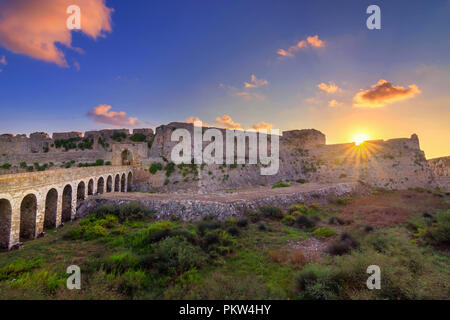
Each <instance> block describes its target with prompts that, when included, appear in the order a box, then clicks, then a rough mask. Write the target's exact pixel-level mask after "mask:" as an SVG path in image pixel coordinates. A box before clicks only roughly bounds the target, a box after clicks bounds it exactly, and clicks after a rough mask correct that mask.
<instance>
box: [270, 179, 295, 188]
mask: <svg viewBox="0 0 450 320" xmlns="http://www.w3.org/2000/svg"><path fill="white" fill-rule="evenodd" d="M290 186H291V185H290V184H288V183H284V182H283V181H281V180H280V181H278V182H277V183H275V184H274V185H273V186H272V189H276V188H286V187H290Z"/></svg>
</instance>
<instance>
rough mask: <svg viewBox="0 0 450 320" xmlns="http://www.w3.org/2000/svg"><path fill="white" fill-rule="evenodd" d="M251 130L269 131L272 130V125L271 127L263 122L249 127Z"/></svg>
mask: <svg viewBox="0 0 450 320" xmlns="http://www.w3.org/2000/svg"><path fill="white" fill-rule="evenodd" d="M251 128H252V129H254V130H256V131H258V130H260V129H266V130H270V129H272V128H273V125H271V124H270V123H266V122H264V121H262V122H260V123H257V124H254V125H252V126H251Z"/></svg>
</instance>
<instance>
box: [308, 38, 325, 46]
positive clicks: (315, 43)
mask: <svg viewBox="0 0 450 320" xmlns="http://www.w3.org/2000/svg"><path fill="white" fill-rule="evenodd" d="M306 41H308V43H309V44H310V45H311V47H313V48H323V47H325V42H323V41H322V40H320V39H319V36H318V35H315V36H314V37H307V38H306Z"/></svg>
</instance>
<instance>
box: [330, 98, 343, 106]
mask: <svg viewBox="0 0 450 320" xmlns="http://www.w3.org/2000/svg"><path fill="white" fill-rule="evenodd" d="M341 105H342V102H339V101H337V100H335V99H333V100H330V101H328V106H329V107H331V108H333V107H339V106H341Z"/></svg>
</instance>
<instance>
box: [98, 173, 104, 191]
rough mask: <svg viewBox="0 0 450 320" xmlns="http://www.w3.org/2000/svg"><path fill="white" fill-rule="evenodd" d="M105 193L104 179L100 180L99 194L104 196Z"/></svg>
mask: <svg viewBox="0 0 450 320" xmlns="http://www.w3.org/2000/svg"><path fill="white" fill-rule="evenodd" d="M104 192H105V179H103V177H100V178H98V182H97V193H98V194H103V193H104Z"/></svg>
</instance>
